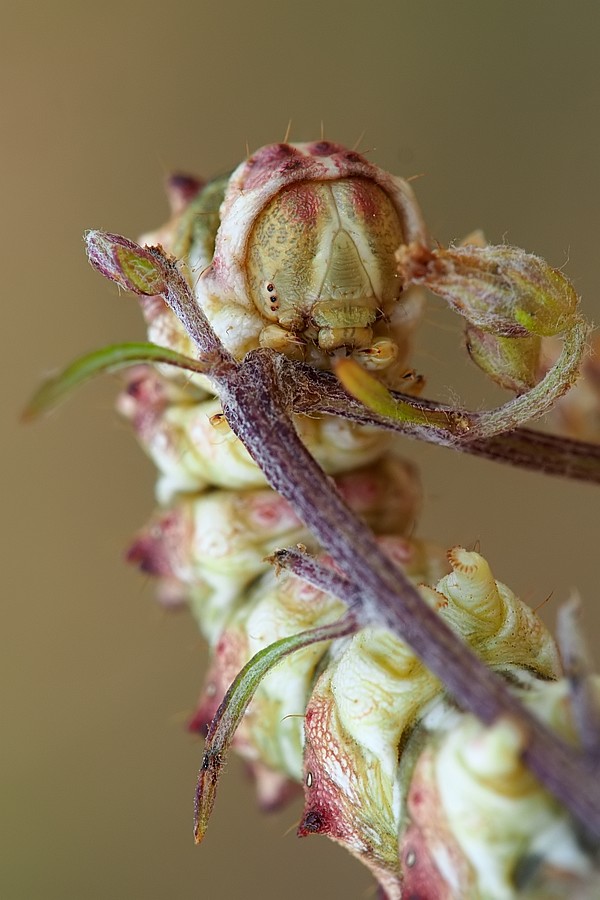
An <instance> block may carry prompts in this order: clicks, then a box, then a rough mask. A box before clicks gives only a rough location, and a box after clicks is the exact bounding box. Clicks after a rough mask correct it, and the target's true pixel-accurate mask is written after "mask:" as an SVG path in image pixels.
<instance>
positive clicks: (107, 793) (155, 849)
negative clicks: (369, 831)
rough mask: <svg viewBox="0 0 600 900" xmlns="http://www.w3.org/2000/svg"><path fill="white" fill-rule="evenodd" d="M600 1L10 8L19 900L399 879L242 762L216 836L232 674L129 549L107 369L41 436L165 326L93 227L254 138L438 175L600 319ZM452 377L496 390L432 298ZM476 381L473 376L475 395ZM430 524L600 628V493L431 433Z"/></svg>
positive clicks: (8, 733)
mask: <svg viewBox="0 0 600 900" xmlns="http://www.w3.org/2000/svg"><path fill="white" fill-rule="evenodd" d="M599 22H600V8H599V7H598V6H597V5H596V4H592V3H587V2H581V0H580V2H572V0H571V2H569V3H566V2H565V3H560V2H542V0H534V2H528V3H523V2H516V0H509V2H499V0H494V2H487V3H482V2H480V0H479V2H478V0H466V2H465V0H462V2H454V3H447V2H437V3H436V2H421V3H416V2H413V3H408V2H404V0H398V2H392V0H385V2H379V3H378V2H371V3H364V4H358V3H343V2H322V3H318V2H315V0H304V2H303V3H297V4H286V3H281V2H278V3H276V2H266V0H257V2H254V3H243V2H235V0H222V2H220V3H216V2H212V3H207V2H203V0H198V2H196V3H186V2H181V0H172V2H170V3H167V4H161V3H155V2H153V0H147V2H145V3H141V2H139V3H134V2H127V0H125V2H115V0H105V2H103V3H101V4H79V3H69V2H58V3H55V4H43V3H42V4H39V5H38V4H36V5H35V6H34V5H33V4H28V3H23V4H20V5H19V6H18V7H15V8H13V10H12V12H11V13H10V14H9V15H8V16H7V15H5V16H4V22H3V23H0V44H1V53H0V67H1V69H2V74H3V91H4V92H3V103H2V111H1V113H0V115H1V116H2V120H3V121H2V153H3V156H4V158H3V163H2V179H3V188H2V198H3V214H2V217H1V221H2V248H3V250H4V261H3V282H4V285H3V287H4V290H3V300H4V302H3V323H4V327H3V352H2V360H3V362H5V363H6V366H5V368H4V372H3V375H2V389H3V391H4V392H5V395H6V398H5V400H4V403H3V410H4V413H5V415H4V425H3V428H4V429H5V431H4V433H5V435H6V434H9V435H10V440H7V438H6V437H4V438H3V441H2V449H3V450H5V451H6V452H7V454H8V455H7V458H6V460H5V462H4V465H3V472H4V476H5V485H4V489H3V498H4V502H3V515H2V524H3V527H4V530H5V534H4V537H3V540H2V547H3V550H4V563H3V570H4V572H8V577H6V575H4V577H3V586H4V591H3V594H4V597H3V613H2V631H3V637H4V647H3V650H2V654H1V657H0V660H1V665H2V670H3V671H2V677H1V682H0V683H1V685H2V689H3V692H4V694H5V697H4V703H3V710H4V712H3V716H2V732H3V733H2V739H1V743H0V747H1V753H2V767H1V778H2V782H3V784H2V798H3V799H2V802H1V805H0V809H1V811H2V826H1V827H2V834H1V841H0V845H1V855H2V859H1V862H0V896H1V897H3V898H7V900H30V898H38V897H39V898H44V900H58V898H60V900H64V898H89V900H100V898H108V897H110V898H117V900H125V898H133V900H138V898H148V900H159V898H160V900H165V898H177V900H179V898H181V900H192V898H197V897H203V898H206V897H211V898H212V897H214V898H216V900H222V898H228V900H238V898H251V897H262V898H265V900H267V898H269V900H270V898H276V897H289V898H295V897H298V898H299V897H305V896H307V895H310V896H313V897H315V898H325V897H328V898H332V897H351V898H360V897H367V896H371V894H370V891H371V880H370V878H369V876H368V874H367V873H366V871H363V869H362V868H361V867H359V865H358V864H357V863H355V862H354V861H353V860H351V859H350V858H349V857H348V856H346V854H345V853H343V852H342V851H341V850H339V849H338V848H336V847H335V846H334V845H332V844H330V843H328V842H327V841H325V840H323V839H317V838H314V839H310V840H305V841H297V840H296V839H295V837H294V829H293V826H294V822H295V821H296V820H297V818H298V816H299V809H298V807H295V808H292V809H289V810H286V811H285V812H283V813H282V814H280V815H278V816H276V817H273V818H263V817H261V816H259V815H258V814H257V813H256V811H255V807H254V799H253V792H252V788H251V787H250V785H249V784H248V783H247V782H246V781H245V780H244V778H243V774H242V771H241V767H240V765H239V764H238V762H237V760H234V761H232V762H231V763H230V764H229V766H228V768H227V772H226V776H225V778H224V780H223V784H222V788H221V790H220V795H219V800H218V803H217V808H216V813H215V816H214V821H213V823H212V825H211V828H210V831H209V835H208V838H207V840H206V843H205V845H204V846H203V847H202V848H195V847H194V846H193V844H192V835H191V815H192V795H193V788H194V783H195V776H196V769H197V767H198V765H199V761H200V756H201V744H200V742H199V741H197V740H196V739H193V738H191V737H190V736H188V735H187V734H186V732H185V730H184V723H185V720H186V716H187V715H188V714H189V712H190V711H191V710H192V708H193V704H194V701H195V697H196V693H197V691H198V689H199V685H200V678H201V673H202V671H203V669H204V665H205V652H204V647H203V644H202V642H201V641H200V639H199V638H198V637H197V635H196V632H195V628H194V626H193V624H192V622H191V621H190V620H189V619H188V617H187V615H186V614H179V615H168V614H166V613H164V612H163V611H162V610H160V609H159V608H158V607H157V606H156V605H155V603H154V602H153V590H152V585H151V584H150V583H148V582H147V580H146V579H144V578H143V577H141V576H140V575H138V574H137V573H136V572H134V571H131V570H129V569H127V568H126V567H125V565H124V563H123V562H122V550H123V548H124V547H125V545H126V544H127V541H128V538H129V536H130V535H131V533H132V532H133V531H134V530H135V529H136V528H137V527H138V526H139V525H140V524H141V523H143V522H144V520H145V518H146V517H147V516H148V514H149V512H150V510H151V508H152V506H153V500H152V484H153V470H152V467H151V466H150V464H149V463H148V462H147V461H146V460H145V458H144V457H143V456H142V454H141V452H140V451H139V449H138V448H137V447H136V445H135V443H134V441H133V439H132V437H131V436H130V434H129V433H128V431H127V428H126V427H125V426H124V425H123V424H122V423H121V422H119V420H118V419H117V418H116V416H115V414H114V413H113V412H112V408H111V407H112V403H113V398H114V395H115V390H116V385H115V383H114V382H111V380H110V379H107V380H105V381H103V382H101V383H97V384H94V385H91V386H88V387H87V388H86V389H84V390H83V391H81V393H80V394H79V395H78V396H77V397H76V398H75V399H73V400H72V401H71V402H70V403H68V404H67V405H66V406H64V407H62V408H61V409H60V410H59V411H58V413H56V414H55V415H53V416H52V417H51V418H50V419H48V420H47V421H45V422H44V423H42V424H38V425H35V426H30V427H28V428H23V427H20V426H18V425H17V417H18V413H19V409H20V408H21V407H22V406H23V404H24V402H25V400H26V398H27V396H28V395H29V394H30V392H31V391H32V390H33V388H34V387H35V386H36V384H37V383H38V382H39V380H40V378H41V376H42V375H43V374H44V373H47V372H48V371H50V370H52V369H53V368H54V367H57V366H62V365H64V364H65V363H66V362H67V361H69V360H71V359H72V358H73V357H74V356H76V355H78V354H80V353H82V352H84V351H86V350H90V349H92V348H94V347H98V346H101V345H103V344H107V343H109V342H112V341H120V340H128V339H129V340H132V339H137V338H141V337H142V333H143V332H142V326H141V320H140V317H139V315H138V311H137V307H136V302H135V300H133V299H132V298H129V297H126V296H121V297H119V295H118V293H117V291H116V289H115V288H114V287H113V286H111V285H109V284H108V283H107V282H104V281H103V280H102V279H101V278H100V277H99V276H98V275H96V274H94V273H93V272H92V270H91V269H90V268H89V266H88V264H87V263H86V260H85V258H84V253H83V245H82V241H81V235H82V233H83V231H84V229H85V228H87V227H96V228H106V229H110V230H112V231H117V232H121V233H123V234H126V235H129V236H132V237H134V236H136V235H138V234H139V233H140V232H142V231H144V230H146V229H148V228H150V227H152V226H155V225H157V224H159V223H160V222H161V221H162V220H164V218H165V217H166V203H165V200H164V198H163V194H162V188H161V183H162V180H163V178H164V176H165V174H166V173H167V172H169V171H170V170H172V169H179V170H184V171H186V170H187V171H192V172H198V173H202V174H205V175H211V174H216V173H218V172H221V171H224V170H226V169H228V168H230V167H232V166H233V165H234V164H236V163H237V162H238V161H239V160H240V159H241V158H242V157H243V156H244V155H245V152H246V151H245V147H246V142H247V143H248V145H249V146H250V148H251V149H254V148H256V147H258V146H260V145H262V144H264V143H269V142H271V141H274V140H280V139H282V138H283V135H284V132H285V130H286V126H287V123H288V120H289V119H291V120H292V139H294V140H307V139H312V138H315V137H316V136H318V135H319V133H320V129H321V121H323V123H324V129H325V135H326V137H328V138H332V139H335V140H339V141H342V142H345V143H348V144H350V145H352V144H354V142H355V141H356V140H357V138H358V137H359V135H360V134H361V132H363V131H364V132H365V136H364V138H363V140H362V143H361V149H364V150H368V151H369V156H370V158H371V159H373V160H374V161H376V162H377V163H378V164H380V165H381V166H383V167H385V168H388V169H391V170H394V171H396V172H398V173H399V174H402V175H405V176H411V175H419V174H423V177H422V178H421V179H420V180H419V181H418V182H417V184H416V185H415V187H416V190H417V193H418V196H419V198H420V201H421V203H422V206H423V209H424V211H425V214H426V216H427V219H428V222H429V226H430V229H431V232H432V234H433V236H434V237H435V238H437V239H438V240H440V241H441V242H443V243H446V242H448V241H449V240H451V239H454V238H456V239H459V238H460V237H462V236H463V235H464V234H465V233H466V232H468V231H470V230H471V229H472V228H474V227H477V226H483V227H484V228H485V230H486V234H487V236H488V239H490V240H491V241H494V242H498V241H501V240H503V239H506V240H507V241H509V242H511V243H515V244H518V245H521V246H524V247H526V248H527V249H529V250H532V251H535V252H538V253H540V254H542V255H543V256H545V257H546V258H547V259H548V260H550V261H551V262H552V263H553V264H555V265H559V266H561V265H563V264H566V271H567V272H568V274H569V275H570V276H571V277H572V278H573V279H574V281H575V283H576V286H577V288H578V290H579V291H580V292H581V294H582V295H583V296H584V298H585V301H584V302H585V307H586V310H587V312H588V314H589V315H590V317H592V318H594V317H595V318H598V317H599V316H598V311H597V310H598V300H597V291H598V282H599V276H598V271H597V259H598V250H597V230H598V219H599V218H600V180H599V177H598V166H599V160H600V123H599V110H600V81H599V77H598V76H599V73H600V57H599V55H598V42H599ZM421 347H422V352H421V353H420V355H419V357H418V364H419V367H420V368H421V370H424V371H425V372H426V373H427V374H428V376H429V388H428V394H429V395H434V394H436V395H437V396H438V397H441V398H443V399H448V398H450V397H458V398H460V399H462V400H468V401H469V402H470V403H471V404H472V405H476V406H477V405H479V404H480V403H482V402H483V398H484V390H485V386H484V384H483V379H482V378H481V379H480V378H479V376H478V375H477V373H476V372H475V370H474V369H473V368H472V366H471V364H470V363H468V362H467V361H466V358H465V355H464V353H463V351H462V350H461V348H460V335H459V327H458V323H457V321H456V320H455V319H454V318H453V317H452V316H451V315H450V314H448V313H446V312H445V311H443V310H442V309H441V306H439V305H436V304H432V310H431V313H430V315H429V317H428V326H427V329H426V331H425V332H424V333H423V337H422V340H421ZM471 384H473V385H475V388H471V387H470V385H471ZM407 452H408V453H410V454H411V455H412V456H413V458H419V459H420V460H422V466H423V477H424V481H425V485H426V494H427V497H426V508H425V511H424V515H423V519H422V523H421V528H420V531H421V533H422V534H426V535H428V536H429V537H431V538H435V539H438V540H440V541H441V542H443V543H445V544H447V545H452V544H454V543H464V544H467V545H472V544H473V542H474V541H476V540H479V541H480V544H481V548H482V551H483V552H484V553H485V554H486V555H487V556H488V558H489V559H490V561H491V563H492V565H493V567H494V571H495V573H496V576H497V577H498V578H500V579H502V580H504V581H506V582H508V583H509V584H511V586H513V587H514V588H515V589H516V590H517V591H519V592H520V593H521V594H522V596H524V597H525V598H527V599H528V600H529V601H530V602H531V603H532V604H533V605H537V604H539V603H541V602H542V601H543V600H544V599H545V598H547V597H548V595H550V594H551V593H552V598H551V600H550V601H549V603H548V604H547V605H546V607H545V612H546V613H547V616H548V617H549V619H550V620H552V619H553V617H554V612H555V610H556V606H557V604H558V602H559V601H560V599H561V598H563V597H565V596H566V594H567V592H568V591H569V589H570V588H571V587H572V586H577V587H578V588H579V589H580V590H581V592H582V594H583V596H584V598H585V601H586V604H587V615H588V618H587V622H588V623H589V630H590V633H593V634H597V633H598V628H599V626H600V613H599V611H598V609H597V603H598V595H597V577H596V570H597V549H596V548H597V540H596V527H597V514H596V510H597V503H598V493H597V491H596V490H595V489H592V488H586V487H583V486H580V485H576V484H568V483H561V482H560V481H558V480H552V479H548V478H543V477H541V476H536V475H527V474H523V473H520V472H517V471H512V470H511V469H509V468H505V467H501V466H497V465H493V464H491V463H486V462H477V461H473V460H470V459H468V458H466V457H464V458H463V457H459V456H457V455H453V454H451V453H450V452H448V451H445V450H441V449H439V450H438V449H434V448H423V447H421V446H415V445H408V444H407Z"/></svg>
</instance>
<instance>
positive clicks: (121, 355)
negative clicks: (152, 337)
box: [22, 343, 208, 422]
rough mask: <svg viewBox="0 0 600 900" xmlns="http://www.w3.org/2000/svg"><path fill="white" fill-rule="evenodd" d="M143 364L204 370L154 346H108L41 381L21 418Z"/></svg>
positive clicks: (197, 363)
mask: <svg viewBox="0 0 600 900" xmlns="http://www.w3.org/2000/svg"><path fill="white" fill-rule="evenodd" d="M143 363H166V364H168V365H172V366H178V367H179V368H181V369H187V370H189V371H190V372H201V373H203V374H205V373H206V372H207V370H208V366H207V364H206V362H204V361H203V360H197V359H191V358H189V357H187V356H182V355H181V353H175V351H173V350H169V349H167V348H166V347H159V346H157V345H156V344H148V343H136V344H112V345H111V346H109V347H103V348H102V349H101V350H94V351H93V352H92V353H88V354H86V356H82V357H80V358H79V359H77V360H75V362H73V363H71V365H69V366H67V368H66V369H64V371H62V372H60V373H59V374H58V375H55V376H53V377H52V378H49V379H48V380H47V381H45V382H44V384H42V385H41V387H40V388H39V389H38V390H37V391H36V393H35V394H34V395H33V397H32V398H31V400H30V401H29V403H28V404H27V406H26V408H25V410H24V411H23V416H22V418H23V420H24V421H25V422H30V421H32V420H33V419H36V418H38V417H39V416H40V415H41V414H42V413H45V412H48V411H49V410H51V409H53V408H54V407H56V406H57V405H58V404H59V403H61V401H62V400H64V399H65V397H67V396H68V395H69V394H70V393H71V391H73V390H75V388H78V387H79V386H80V385H82V384H85V382H86V381H89V380H90V379H91V378H93V377H94V376H95V375H102V374H104V373H106V372H114V371H116V370H117V369H123V368H125V367H127V366H136V365H140V364H143Z"/></svg>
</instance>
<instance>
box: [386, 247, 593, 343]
mask: <svg viewBox="0 0 600 900" xmlns="http://www.w3.org/2000/svg"><path fill="white" fill-rule="evenodd" d="M397 260H398V265H399V271H400V275H401V277H403V278H404V279H405V280H406V281H407V282H409V283H415V284H421V285H424V286H425V287H427V288H428V289H429V290H430V291H432V292H433V293H434V294H437V295H438V296H440V297H442V298H443V299H444V300H446V301H447V302H448V303H449V304H450V306H451V307H453V309H455V310H456V312H458V313H460V315H462V316H464V317H465V319H467V321H468V322H469V323H470V324H471V325H474V326H476V327H477V328H479V329H482V330H483V331H492V332H494V333H495V334H497V335H501V336H502V337H524V336H525V335H527V334H536V335H555V334H561V333H562V332H564V331H565V330H567V329H568V328H569V327H570V326H571V325H572V324H573V323H574V321H575V319H576V316H577V304H578V297H577V294H576V293H575V289H574V288H573V285H572V284H571V282H570V281H569V280H568V279H567V278H565V276H564V275H563V274H562V272H559V271H558V269H553V268H552V267H551V266H549V265H548V263H547V262H545V260H543V259H541V258H540V257H537V256H534V255H533V254H531V253H525V251H524V250H520V249H519V248H518V247H507V246H488V247H475V246H472V245H469V246H466V247H451V248H450V249H448V250H445V249H444V248H441V247H440V248H437V249H435V250H428V249H427V248H425V247H423V246H419V245H416V244H412V245H408V246H407V245H404V246H402V247H400V249H399V250H398V253H397Z"/></svg>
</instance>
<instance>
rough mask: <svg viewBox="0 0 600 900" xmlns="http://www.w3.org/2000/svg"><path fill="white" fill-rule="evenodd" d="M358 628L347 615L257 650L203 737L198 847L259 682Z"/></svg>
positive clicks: (197, 810) (197, 801)
mask: <svg viewBox="0 0 600 900" xmlns="http://www.w3.org/2000/svg"><path fill="white" fill-rule="evenodd" d="M357 628H358V625H357V622H356V619H355V618H354V616H353V615H352V613H348V614H346V615H345V616H343V617H342V618H341V619H338V620H337V622H332V623H331V624H330V625H321V626H319V627H318V628H311V629H310V630H309V631H303V632H302V633H301V634H295V635H292V636H291V637H286V638H281V640H279V641H275V643H273V644H270V645H269V646H268V647H265V648H264V650H259V652H258V653H256V654H255V655H254V656H253V657H252V659H251V660H250V661H249V662H247V663H246V665H245V666H244V668H243V669H242V670H241V672H240V673H239V674H238V675H237V677H236V678H235V679H234V681H233V682H232V684H231V686H230V688H229V690H228V691H227V693H226V694H225V697H224V698H223V701H222V703H221V705H220V706H219V708H218V710H217V712H216V715H215V717H214V719H213V720H212V722H211V723H210V726H209V729H208V734H207V736H206V744H205V746H204V756H203V757H202V766H201V768H200V772H199V773H198V785H197V787H196V798H195V804H194V840H195V842H196V843H197V844H199V843H200V842H201V841H202V839H203V838H204V835H205V833H206V828H207V826H208V820H209V818H210V814H211V813H212V810H213V806H214V803H215V796H216V793H217V784H218V781H219V776H220V774H221V772H222V770H223V766H224V765H225V757H226V755H227V751H228V750H229V747H230V745H231V742H232V740H233V736H234V734H235V731H236V729H237V727H238V725H239V724H240V721H241V719H242V716H243V715H244V713H245V712H246V709H247V707H248V704H249V703H250V701H251V700H252V697H253V696H254V694H255V692H256V689H257V688H258V686H259V684H260V682H261V681H262V679H263V678H264V677H265V675H266V674H267V673H268V672H270V671H271V669H273V668H274V666H276V665H277V664H278V663H280V662H281V661H282V660H283V659H285V657H286V656H288V655H289V654H290V653H294V652H295V651H296V650H300V649H302V647H308V646H309V645H310V644H317V643H319V642H320V641H332V640H335V639H336V638H341V637H345V636H346V635H347V634H352V633H353V632H354V631H356V630H357Z"/></svg>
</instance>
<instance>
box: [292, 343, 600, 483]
mask: <svg viewBox="0 0 600 900" xmlns="http://www.w3.org/2000/svg"><path fill="white" fill-rule="evenodd" d="M277 364H278V367H279V369H280V372H281V377H282V380H283V383H284V384H285V385H286V389H287V390H288V392H289V396H290V403H291V406H292V409H293V411H294V412H299V413H313V414H314V413H325V414H329V415H336V416H341V417H342V418H345V419H349V420H351V421H353V422H357V423H360V424H363V425H373V426H375V427H377V428H382V429H385V430H386V431H395V432H397V433H399V434H404V435H406V436H407V437H411V438H417V439H418V440H421V441H426V442H428V443H430V444H438V445H439V446H442V447H451V448H452V449H453V450H457V451H458V452H460V453H469V454H471V455H473V456H480V457H484V458H485V459H489V460H492V461H494V462H502V463H507V464H508V465H512V466H518V467H519V468H522V469H529V470H531V471H534V472H540V473H544V474H546V475H559V476H562V477H563V478H570V479H573V480H575V481H585V482H588V483H591V484H600V444H589V443H585V442H584V441H575V440H571V439H570V438H565V437H559V436H558V435H553V434H545V433H544V432H541V431H533V430H531V429H529V428H516V429H515V430H514V431H510V432H506V433H504V434H499V435H496V436H495V437H488V438H473V437H472V435H471V434H470V433H467V434H464V435H451V434H449V432H447V431H442V430H441V429H438V428H431V427H426V426H423V425H416V424H414V423H407V422H398V421H395V420H392V419H387V418H385V417H383V416H379V415H377V413H374V412H372V411H371V410H368V409H367V408H366V407H365V406H363V405H362V403H360V402H359V401H358V400H355V399H354V398H353V397H351V396H350V395H349V394H347V393H346V391H345V390H344V389H343V387H342V386H341V384H340V383H339V381H338V380H337V379H336V378H335V376H333V375H331V374H330V373H329V372H318V371H317V370H315V369H311V368H309V367H308V366H300V365H299V364H298V363H293V362H291V361H290V360H285V359H281V360H278V363H277ZM392 393H393V394H394V396H396V397H398V399H400V400H409V401H410V402H411V403H413V404H414V402H415V401H414V398H412V397H405V396H404V395H402V394H398V393H394V392H392ZM418 406H419V408H421V409H423V410H434V411H440V410H447V409H449V407H447V406H445V405H444V404H441V403H437V402H435V401H434V400H423V399H421V398H419V401H418ZM455 412H458V413H459V414H461V413H462V414H464V415H465V416H468V415H469V413H468V412H467V411H466V410H460V409H459V410H455Z"/></svg>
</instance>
